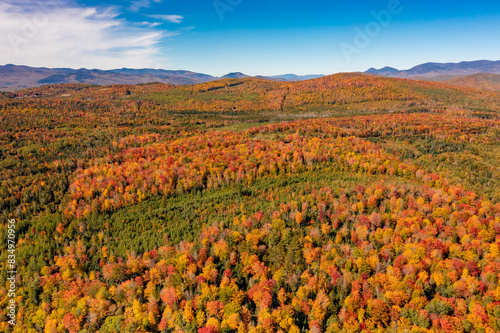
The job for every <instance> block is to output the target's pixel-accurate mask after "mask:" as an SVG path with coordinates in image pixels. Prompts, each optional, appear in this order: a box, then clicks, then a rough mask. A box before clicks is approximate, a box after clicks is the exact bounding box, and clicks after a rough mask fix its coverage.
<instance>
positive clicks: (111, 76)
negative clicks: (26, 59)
mask: <svg viewBox="0 0 500 333" xmlns="http://www.w3.org/2000/svg"><path fill="white" fill-rule="evenodd" d="M216 79H218V78H216V77H213V76H211V75H206V74H200V73H194V72H190V71H167V70H162V69H128V68H122V69H116V70H99V69H85V68H81V69H70V68H34V67H28V66H16V65H6V66H0V91H1V90H4V91H12V90H17V89H22V88H32V87H38V86H41V85H47V84H62V83H89V84H97V85H110V84H140V83H150V82H162V83H170V84H196V83H202V82H207V81H212V80H216Z"/></svg>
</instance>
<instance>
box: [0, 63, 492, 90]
mask: <svg viewBox="0 0 500 333" xmlns="http://www.w3.org/2000/svg"><path fill="white" fill-rule="evenodd" d="M364 73H365V74H369V75H379V76H387V77H395V78H408V79H420V80H432V81H446V82H447V83H451V84H457V85H466V86H477V87H480V88H481V87H482V88H483V89H484V87H483V86H486V87H488V88H487V89H490V90H498V82H497V81H498V78H494V77H492V76H485V75H486V74H488V75H489V74H496V75H500V61H489V60H478V61H464V62H460V63H435V62H429V63H425V64H421V65H418V66H415V67H413V68H410V69H407V70H399V69H396V68H393V67H384V68H380V69H375V68H370V69H368V70H367V71H366V72H364ZM477 74H485V75H482V76H481V75H480V76H476V77H470V78H466V79H460V78H461V77H464V76H470V75H477ZM323 76H324V75H321V74H319V75H303V76H300V75H295V74H284V75H276V76H261V75H258V76H255V77H257V78H261V79H267V80H272V81H303V80H309V79H314V78H318V77H323ZM247 77H251V76H249V75H246V74H244V73H241V72H233V73H229V74H226V75H224V76H221V77H217V76H212V75H208V74H203V73H196V72H192V71H187V70H163V69H131V68H121V69H113V70H100V69H85V68H81V69H71V68H43V67H42V68H38V67H28V66H17V65H12V64H9V65H5V66H0V91H14V90H19V89H23V88H33V87H39V86H42V85H48V84H63V83H88V84H96V85H112V84H132V85H133V84H141V83H151V82H161V83H170V84H174V85H184V84H196V83H203V82H209V81H215V80H219V79H228V78H231V79H242V78H247Z"/></svg>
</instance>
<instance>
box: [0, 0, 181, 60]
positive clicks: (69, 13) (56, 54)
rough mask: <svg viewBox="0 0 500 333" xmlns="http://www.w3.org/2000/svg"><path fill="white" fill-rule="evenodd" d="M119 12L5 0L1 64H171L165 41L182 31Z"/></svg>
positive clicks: (53, 0) (52, 1) (51, 0)
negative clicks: (127, 17) (163, 51)
mask: <svg viewBox="0 0 500 333" xmlns="http://www.w3.org/2000/svg"><path fill="white" fill-rule="evenodd" d="M156 2H158V1H156ZM118 15H119V12H118V10H117V8H116V7H103V8H96V7H81V6H78V5H76V4H74V3H71V4H70V3H68V2H64V3H63V2H62V1H58V0H48V1H44V0H38V1H37V0H16V1H14V0H2V3H0V31H1V32H2V33H1V34H0V63H4V64H5V63H15V64H27V65H33V66H47V67H73V68H78V67H87V68H103V69H106V68H118V67H159V66H165V65H166V63H165V59H164V58H163V57H162V54H161V50H160V42H161V41H162V40H163V39H164V38H166V37H170V36H174V35H178V34H180V32H172V31H166V30H160V29H155V27H156V26H157V24H155V23H153V24H149V25H141V24H130V23H128V22H127V21H125V20H123V19H119V18H118Z"/></svg>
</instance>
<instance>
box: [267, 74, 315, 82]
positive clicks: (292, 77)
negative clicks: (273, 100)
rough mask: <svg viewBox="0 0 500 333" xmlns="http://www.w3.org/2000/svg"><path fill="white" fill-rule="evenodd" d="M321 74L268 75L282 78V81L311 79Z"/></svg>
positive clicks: (272, 77) (273, 77)
mask: <svg viewBox="0 0 500 333" xmlns="http://www.w3.org/2000/svg"><path fill="white" fill-rule="evenodd" d="M323 76H324V75H321V74H312V75H295V74H285V75H274V76H270V78H271V79H282V80H284V81H305V80H311V79H317V78H318V77H323Z"/></svg>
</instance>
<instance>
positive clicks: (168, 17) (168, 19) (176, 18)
mask: <svg viewBox="0 0 500 333" xmlns="http://www.w3.org/2000/svg"><path fill="white" fill-rule="evenodd" d="M146 16H148V17H151V18H154V19H157V20H161V21H166V22H170V23H181V22H182V20H183V19H184V16H180V15H146Z"/></svg>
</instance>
